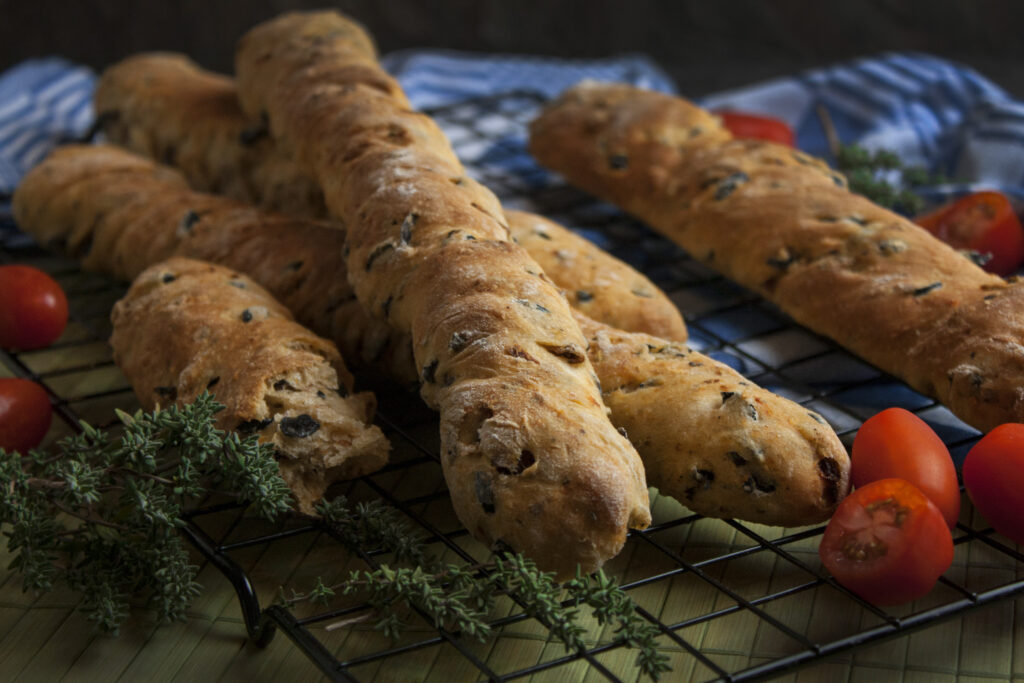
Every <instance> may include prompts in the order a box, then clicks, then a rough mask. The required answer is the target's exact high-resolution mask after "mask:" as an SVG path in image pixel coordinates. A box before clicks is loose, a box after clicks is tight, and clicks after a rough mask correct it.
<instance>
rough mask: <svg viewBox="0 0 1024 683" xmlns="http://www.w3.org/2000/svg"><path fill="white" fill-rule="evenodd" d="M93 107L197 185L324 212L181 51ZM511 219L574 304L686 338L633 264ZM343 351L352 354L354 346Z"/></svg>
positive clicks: (162, 57) (319, 200) (224, 93)
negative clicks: (180, 53)
mask: <svg viewBox="0 0 1024 683" xmlns="http://www.w3.org/2000/svg"><path fill="white" fill-rule="evenodd" d="M95 105H96V110H97V112H99V120H100V122H101V123H103V127H102V129H103V131H104V133H105V135H106V137H107V138H108V139H109V140H110V141H111V142H114V143H115V144H118V145H121V146H123V147H126V148H128V149H130V150H132V151H133V152H136V153H137V154H141V155H143V156H147V157H149V158H151V159H153V160H156V161H161V160H166V161H165V162H166V163H169V164H170V165H171V166H176V167H177V168H178V169H179V170H180V171H181V172H182V174H184V176H185V177H186V179H187V180H188V182H189V184H190V185H192V186H193V187H194V188H195V189H198V190H202V191H207V192H215V193H218V194H224V195H227V196H230V197H234V198H236V199H239V200H242V201H246V202H251V203H256V204H260V205H262V206H264V207H265V208H269V209H274V210H281V211H283V212H285V213H289V214H292V215H298V216H309V217H314V218H326V207H324V202H323V194H322V193H321V192H320V189H319V187H318V186H316V185H315V184H314V183H313V182H312V181H311V180H310V179H309V178H308V176H306V175H304V174H303V173H301V172H300V170H299V168H298V167H297V166H296V165H295V164H294V163H293V162H292V161H291V160H290V159H288V158H287V157H286V156H285V154H284V153H282V152H281V151H280V150H279V149H278V147H277V146H276V145H275V144H274V141H273V140H272V139H271V138H270V136H269V135H267V133H266V130H265V128H261V127H260V126H259V125H256V126H253V125H247V121H246V118H245V116H244V114H243V113H242V110H241V108H240V107H239V106H238V102H237V93H236V90H235V85H234V81H233V80H232V79H230V78H228V77H226V76H221V75H219V74H214V73H210V72H208V71H204V70H202V69H200V68H199V67H198V66H197V65H196V64H195V63H193V62H192V61H191V60H189V59H188V58H187V57H185V56H183V55H175V54H166V53H153V54H143V55H136V56H132V57H129V58H127V59H125V60H124V61H122V62H119V63H118V64H115V65H114V66H112V67H110V68H108V69H107V70H106V71H104V72H103V75H102V77H101V78H100V82H99V86H98V88H97V90H96V98H95ZM254 130H255V131H259V133H260V134H259V135H254V134H253V131H254ZM505 217H506V220H507V221H508V227H509V229H510V230H511V236H512V239H513V240H514V241H515V242H518V243H519V244H520V245H521V246H523V247H524V248H525V249H526V250H527V251H528V252H529V253H530V256H531V257H533V259H534V260H535V261H537V263H538V264H539V265H540V266H541V267H542V268H543V269H544V272H545V273H546V274H547V275H548V277H550V278H551V279H552V281H553V282H554V283H555V284H556V285H558V286H559V287H561V288H562V289H563V290H564V292H565V294H566V297H567V298H568V299H569V303H570V304H571V305H572V306H574V307H577V308H579V310H581V311H583V312H584V313H586V314H587V315H588V316H590V317H591V318H594V319H595V320H600V321H602V322H605V323H607V324H609V325H611V326H613V327H617V328H620V329H623V330H633V331H638V332H647V333H649V334H653V335H655V336H658V337H664V338H666V339H673V340H677V341H683V340H685V339H686V326H685V325H684V323H683V319H682V316H680V315H679V311H678V310H677V309H676V307H675V306H674V305H673V304H672V302H671V301H669V300H668V298H667V297H666V296H665V295H664V294H663V293H662V292H661V291H660V290H659V289H658V288H657V287H655V286H654V285H653V284H652V283H651V282H650V281H649V280H648V279H647V278H646V277H644V276H643V275H641V274H640V273H638V272H637V271H636V270H634V269H633V268H630V267H629V266H628V265H626V264H624V263H623V262H621V261H620V260H618V259H616V258H615V257H613V256H611V255H610V254H607V253H606V252H604V251H603V250H601V249H600V248H598V247H597V246H596V245H594V244H593V243H591V242H589V241H587V240H585V239H583V238H581V237H579V236H577V235H575V234H574V233H572V232H571V231H569V230H566V229H565V228H563V227H562V226H560V225H558V224H557V223H553V222H551V221H549V220H547V219H545V218H542V217H540V216H538V215H536V214H531V213H527V212H525V211H508V212H506V214H505ZM297 315H298V314H297ZM300 319H302V317H301V315H300ZM341 348H342V353H343V354H344V355H345V357H346V359H350V356H349V354H348V348H347V347H346V346H344V345H343V346H342V347H341Z"/></svg>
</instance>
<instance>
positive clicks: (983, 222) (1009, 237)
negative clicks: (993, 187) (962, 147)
mask: <svg viewBox="0 0 1024 683" xmlns="http://www.w3.org/2000/svg"><path fill="white" fill-rule="evenodd" d="M914 222H915V223H917V224H918V225H920V226H921V227H923V228H924V229H925V230H927V231H928V232H930V233H932V234H933V235H935V236H936V237H938V238H939V239H940V240H942V241H943V242H946V243H947V244H949V245H950V246H952V247H955V248H957V249H970V250H972V251H976V252H978V253H980V254H982V255H986V256H987V255H990V254H991V256H992V258H991V260H989V261H988V263H986V264H985V265H984V266H982V267H983V268H984V269H985V270H987V271H989V272H990V273H996V274H998V275H1009V274H1010V273H1012V272H1013V271H1014V270H1016V269H1017V267H1018V266H1020V264H1021V263H1022V262H1024V228H1021V224H1020V220H1019V219H1018V218H1017V214H1016V212H1014V210H1013V206H1011V205H1010V200H1009V199H1007V198H1006V195H1004V194H1002V193H1001V192H975V193H974V194H969V195H967V196H966V197H963V198H961V199H958V200H957V201H955V202H953V203H952V204H949V205H947V206H944V207H941V208H939V209H936V210H935V211H932V212H931V213H927V214H925V215H923V216H918V217H917V218H915V219H914Z"/></svg>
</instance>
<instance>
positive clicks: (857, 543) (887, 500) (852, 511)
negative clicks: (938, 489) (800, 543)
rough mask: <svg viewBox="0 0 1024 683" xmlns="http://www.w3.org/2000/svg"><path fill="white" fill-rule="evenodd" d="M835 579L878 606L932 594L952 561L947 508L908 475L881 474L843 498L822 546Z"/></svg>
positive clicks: (951, 539) (822, 555)
mask: <svg viewBox="0 0 1024 683" xmlns="http://www.w3.org/2000/svg"><path fill="white" fill-rule="evenodd" d="M818 554H819V556H820V557H821V562H822V564H824V565H825V567H826V568H827V569H828V571H829V572H830V573H831V574H832V576H834V577H835V578H836V581H838V582H839V583H841V584H842V585H843V586H846V587H847V588H849V589H850V590H851V591H853V592H854V593H856V594H857V595H859V596H861V597H862V598H864V599H865V600H868V601H870V602H873V603H875V604H876V605H896V604H899V603H901V602H910V601H911V600H916V599H917V598H920V597H922V596H924V595H926V594H927V593H928V591H930V590H931V589H932V587H933V586H934V585H935V582H936V581H938V579H939V577H940V576H942V574H943V572H945V571H946V570H947V569H949V566H950V565H951V564H952V563H953V536H952V534H951V533H950V532H949V527H947V526H946V522H945V520H943V519H942V513H941V512H939V509H938V508H937V507H935V505H934V504H933V503H932V502H931V501H930V500H928V498H927V496H925V495H924V494H923V493H921V492H920V491H919V490H917V488H916V487H915V486H914V485H913V484H911V483H909V482H907V481H904V480H903V479H881V480H879V481H875V482H872V483H870V484H868V485H867V486H865V487H863V488H859V489H857V490H855V491H854V492H853V493H851V494H850V495H849V496H847V497H846V498H844V499H843V502H841V503H840V504H839V507H838V508H836V511H835V514H833V515H832V519H831V520H829V523H828V526H827V527H825V534H824V536H822V538H821V546H820V547H819V548H818Z"/></svg>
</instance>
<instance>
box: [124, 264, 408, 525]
mask: <svg viewBox="0 0 1024 683" xmlns="http://www.w3.org/2000/svg"><path fill="white" fill-rule="evenodd" d="M111 320H112V322H113V333H112V335H111V338H110V344H111V346H112V347H113V349H114V360H115V362H116V363H117V365H118V366H119V367H120V368H121V370H122V371H123V372H124V374H125V376H126V377H127V378H128V380H129V382H131V384H132V388H133V389H134V390H135V393H136V395H137V396H138V397H139V401H140V403H141V404H142V405H143V407H145V408H146V409H151V408H153V407H155V406H157V405H161V404H163V405H166V404H168V403H174V402H177V403H179V404H181V403H188V402H190V401H192V400H194V399H195V398H196V397H197V396H198V395H199V394H201V393H202V392H204V391H209V392H210V393H212V394H213V395H214V396H215V397H216V399H217V401H218V402H220V403H222V404H224V406H225V410H224V411H223V412H221V413H220V414H219V415H218V423H219V425H220V426H221V427H223V428H225V429H233V430H237V431H239V432H241V433H246V434H257V435H258V437H259V440H260V441H261V442H266V443H271V444H273V445H274V447H275V449H276V451H277V453H278V462H279V464H280V467H281V474H282V476H283V477H284V479H285V481H286V482H287V483H288V485H289V487H290V488H291V489H292V492H293V493H294V494H295V498H296V500H297V502H298V507H299V509H300V510H302V511H303V512H306V513H312V512H313V504H314V503H315V502H316V501H317V500H319V499H320V497H321V496H322V495H323V493H324V491H325V490H326V488H327V486H328V485H329V484H330V483H332V482H333V481H336V480H338V479H348V478H352V477H356V476H360V475H363V474H367V473H369V472H373V471H375V470H377V469H379V468H380V467H382V466H383V465H384V464H385V463H386V462H387V456H388V449H389V444H388V441H387V439H386V438H385V437H384V434H383V433H382V432H381V431H380V429H379V428H378V427H376V426H375V425H372V424H370V420H371V419H372V414H373V411H374V407H375V406H374V400H373V395H372V394H369V393H361V394H356V395H352V394H351V390H352V378H351V376H350V375H349V374H348V371H347V370H346V369H345V366H344V365H343V364H342V362H341V357H340V356H339V355H338V351H337V349H336V348H335V346H334V344H332V343H331V342H329V341H327V340H325V339H322V338H320V337H317V336H316V335H314V334H313V333H311V332H310V331H309V330H307V329H305V328H303V327H302V326H300V325H299V324H297V323H296V322H294V321H293V320H292V317H291V314H289V313H288V311H287V309H285V308H284V307H283V306H282V305H281V304H279V303H278V302H277V301H276V300H274V298H273V297H271V296H270V294H269V293H267V292H266V291H265V290H264V289H263V288H262V287H260V286H259V285H257V284H256V283H255V282H253V281H252V280H250V279H249V278H247V277H245V276H244V275H241V274H240V273H237V272H235V271H232V270H230V269H228V268H223V267H221V266H217V265H213V264H209V263H203V262H200V261H193V260H190V259H184V258H173V259H170V260H168V261H164V262H161V263H157V264H156V265H153V266H151V267H150V268H148V269H146V270H144V271H143V272H142V273H141V274H139V276H138V277H137V278H136V279H135V282H134V283H133V284H132V286H131V287H130V288H129V290H128V293H127V294H126V295H125V297H124V298H123V299H121V300H120V301H119V302H117V304H115V306H114V310H113V312H112V313H111Z"/></svg>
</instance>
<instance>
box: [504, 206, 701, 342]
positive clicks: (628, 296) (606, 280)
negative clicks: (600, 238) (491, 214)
mask: <svg viewBox="0 0 1024 683" xmlns="http://www.w3.org/2000/svg"><path fill="white" fill-rule="evenodd" d="M505 218H506V219H507V220H508V227H509V230H510V231H511V235H512V239H513V240H515V242H516V243H517V244H519V245H520V246H522V247H523V248H524V249H526V251H528V252H529V253H530V256H532V257H533V259H534V260H535V261H537V263H538V264H539V265H540V266H541V268H543V269H544V272H545V273H546V274H547V275H548V277H550V278H551V281H552V282H554V283H555V284H556V285H558V286H559V287H561V288H562V291H563V292H564V293H565V296H566V298H567V299H568V300H569V305H570V306H572V307H573V308H574V309H576V310H577V311H579V312H581V313H583V314H584V315H586V316H588V317H590V318H593V319H594V320H599V321H601V322H603V323H605V324H606V325H610V326H612V327H615V328H618V329H620V330H628V331H631V332H646V333H647V334H652V335H654V336H656V337H662V338H663V339H671V340H673V341H686V324H685V323H684V322H683V318H682V316H681V315H680V314H679V309H677V308H676V306H675V304H673V303H672V301H671V300H669V298H668V297H667V296H665V293H664V292H662V291H661V290H660V289H659V288H658V287H657V286H656V285H655V284H654V283H653V282H651V281H650V280H648V279H647V277H646V276H644V275H643V274H642V273H640V272H639V271H637V270H636V269H634V268H632V267H631V266H629V265H627V264H626V263H623V262H622V261H620V260H619V259H617V258H615V257H614V256H612V255H611V254H609V253H607V252H606V251H604V250H603V249H601V248H600V247H598V246H596V245H595V244H594V243H593V242H590V241H589V240H587V239H585V238H583V237H580V236H579V235H577V234H575V233H574V232H572V231H571V230H567V229H566V228H563V227H562V226H561V225H559V224H558V223H555V222H554V221H550V220H548V219H547V218H544V217H543V216H538V215H537V214H535V213H529V212H526V211H506V212H505Z"/></svg>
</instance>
